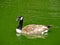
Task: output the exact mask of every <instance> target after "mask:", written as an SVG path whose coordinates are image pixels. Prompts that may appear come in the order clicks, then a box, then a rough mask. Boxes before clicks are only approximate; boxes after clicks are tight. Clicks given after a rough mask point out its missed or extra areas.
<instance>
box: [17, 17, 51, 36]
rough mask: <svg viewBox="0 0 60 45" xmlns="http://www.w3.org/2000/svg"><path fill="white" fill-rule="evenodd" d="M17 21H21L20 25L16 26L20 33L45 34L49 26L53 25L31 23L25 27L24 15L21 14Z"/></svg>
mask: <svg viewBox="0 0 60 45" xmlns="http://www.w3.org/2000/svg"><path fill="white" fill-rule="evenodd" d="M16 21H19V25H18V27H17V28H16V32H17V33H18V34H20V33H21V34H27V35H40V34H41V35H43V34H44V33H46V32H48V30H49V28H50V27H51V25H49V26H45V25H36V24H30V25H27V26H25V27H24V28H22V27H23V16H19V17H18V18H17V19H16Z"/></svg>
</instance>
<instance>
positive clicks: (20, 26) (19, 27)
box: [17, 20, 23, 30]
mask: <svg viewBox="0 0 60 45" xmlns="http://www.w3.org/2000/svg"><path fill="white" fill-rule="evenodd" d="M22 27H23V20H20V21H19V25H18V27H17V28H18V29H20V30H22Z"/></svg>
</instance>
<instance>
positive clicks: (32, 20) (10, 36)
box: [0, 0, 60, 45]
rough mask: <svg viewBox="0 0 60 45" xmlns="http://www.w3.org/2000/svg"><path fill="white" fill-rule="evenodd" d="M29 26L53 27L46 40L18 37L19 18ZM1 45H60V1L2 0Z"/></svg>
mask: <svg viewBox="0 0 60 45" xmlns="http://www.w3.org/2000/svg"><path fill="white" fill-rule="evenodd" d="M20 15H22V16H24V26H25V25H28V24H44V25H53V27H52V28H51V29H50V30H51V31H50V32H49V33H48V37H47V38H46V39H41V38H40V39H27V38H26V37H24V36H21V37H20V38H18V37H17V36H16V32H15V29H16V26H17V24H18V23H17V22H16V21H15V19H16V18H17V17H18V16H20ZM0 45H60V0H0Z"/></svg>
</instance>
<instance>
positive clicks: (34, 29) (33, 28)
mask: <svg viewBox="0 0 60 45" xmlns="http://www.w3.org/2000/svg"><path fill="white" fill-rule="evenodd" d="M46 30H47V31H48V28H47V27H46V26H45V25H36V24H31V25H27V26H25V27H24V28H22V31H21V33H24V34H42V32H45V31H46Z"/></svg>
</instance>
